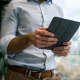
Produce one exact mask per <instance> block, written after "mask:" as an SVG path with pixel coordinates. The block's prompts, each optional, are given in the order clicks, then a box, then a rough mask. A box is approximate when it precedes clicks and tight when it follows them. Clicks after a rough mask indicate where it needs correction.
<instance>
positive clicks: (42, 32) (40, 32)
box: [30, 27, 58, 48]
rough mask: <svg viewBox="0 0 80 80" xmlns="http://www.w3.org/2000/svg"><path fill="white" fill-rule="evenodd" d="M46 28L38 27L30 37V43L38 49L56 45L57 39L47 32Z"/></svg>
mask: <svg viewBox="0 0 80 80" xmlns="http://www.w3.org/2000/svg"><path fill="white" fill-rule="evenodd" d="M47 29H48V28H47V27H40V28H38V29H36V30H35V32H33V33H32V35H31V36H30V40H31V43H32V44H33V45H34V46H36V47H38V48H41V47H47V46H51V45H53V44H56V43H57V41H58V39H57V38H54V34H53V33H51V32H48V31H47Z"/></svg>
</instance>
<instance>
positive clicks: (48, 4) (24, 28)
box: [1, 0, 63, 70]
mask: <svg viewBox="0 0 80 80" xmlns="http://www.w3.org/2000/svg"><path fill="white" fill-rule="evenodd" d="M62 15H63V12H62V9H61V8H60V7H59V6H58V5H56V4H54V3H53V1H52V0H47V1H44V2H43V3H40V2H39V1H38V0H28V1H11V2H10V3H9V5H8V8H7V10H6V13H5V17H4V20H3V23H2V28H1V51H2V52H3V53H4V54H8V52H7V47H8V45H9V43H10V41H11V40H12V39H14V38H15V37H20V36H23V35H25V34H28V33H32V32H34V31H35V30H36V29H37V28H39V27H49V24H50V22H51V20H52V19H53V18H54V17H55V16H57V17H62ZM21 46H22V45H21ZM8 63H9V64H10V65H16V66H24V67H28V68H31V69H36V70H51V69H55V68H56V67H57V64H56V61H55V54H54V53H53V52H52V51H51V50H45V49H39V48H37V47H35V46H34V45H32V46H30V47H28V48H26V49H24V50H22V51H21V52H18V53H16V54H8Z"/></svg>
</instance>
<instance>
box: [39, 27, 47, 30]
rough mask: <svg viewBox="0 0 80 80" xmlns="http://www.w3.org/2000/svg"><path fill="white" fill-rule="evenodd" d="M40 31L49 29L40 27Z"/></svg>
mask: <svg viewBox="0 0 80 80" xmlns="http://www.w3.org/2000/svg"><path fill="white" fill-rule="evenodd" d="M39 29H41V30H47V29H48V27H39Z"/></svg>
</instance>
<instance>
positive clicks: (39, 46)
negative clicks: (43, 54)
mask: <svg viewBox="0 0 80 80" xmlns="http://www.w3.org/2000/svg"><path fill="white" fill-rule="evenodd" d="M48 46H50V45H41V44H38V45H36V47H38V48H42V47H48Z"/></svg>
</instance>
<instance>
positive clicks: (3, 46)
mask: <svg viewBox="0 0 80 80" xmlns="http://www.w3.org/2000/svg"><path fill="white" fill-rule="evenodd" d="M15 37H16V36H15V35H7V36H4V37H2V38H1V52H2V53H3V54H8V53H7V47H8V45H9V43H10V41H11V40H12V39H13V38H15ZM8 56H9V57H10V58H13V57H14V56H15V54H8Z"/></svg>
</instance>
